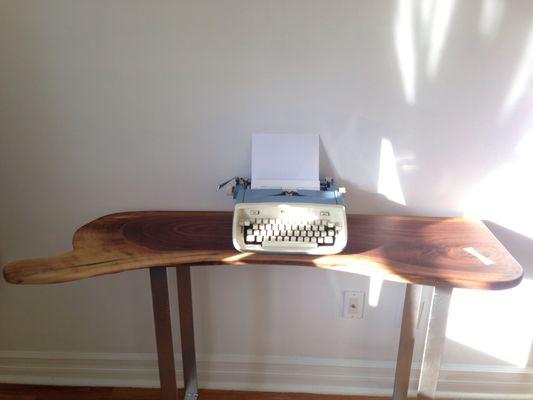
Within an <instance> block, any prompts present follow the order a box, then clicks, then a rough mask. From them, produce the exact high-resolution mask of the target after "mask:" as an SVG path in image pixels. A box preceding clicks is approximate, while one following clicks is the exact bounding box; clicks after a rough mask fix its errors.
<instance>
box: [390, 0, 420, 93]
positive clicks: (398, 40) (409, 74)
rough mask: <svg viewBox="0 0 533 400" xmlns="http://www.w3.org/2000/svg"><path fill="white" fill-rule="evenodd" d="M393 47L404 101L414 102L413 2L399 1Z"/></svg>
mask: <svg viewBox="0 0 533 400" xmlns="http://www.w3.org/2000/svg"><path fill="white" fill-rule="evenodd" d="M394 45H395V48H396V56H397V57H398V67H399V69H400V75H401V78H402V85H403V92H404V96H405V101H406V102H407V103H408V104H415V102H416V74H417V72H416V48H415V33H414V21H413V0H399V1H398V6H397V10H396V22H395V26H394Z"/></svg>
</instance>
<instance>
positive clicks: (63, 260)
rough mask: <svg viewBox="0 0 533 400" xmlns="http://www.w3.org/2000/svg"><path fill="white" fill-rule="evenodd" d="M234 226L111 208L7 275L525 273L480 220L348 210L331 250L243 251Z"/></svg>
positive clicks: (465, 278)
mask: <svg viewBox="0 0 533 400" xmlns="http://www.w3.org/2000/svg"><path fill="white" fill-rule="evenodd" d="M231 227H232V213H230V212H204V211H198V212H179V211H143V212H124V213H117V214H111V215H107V216H104V217H101V218H99V219H96V220H95V221H92V222H90V223H89V224H87V225H85V226H83V227H81V228H80V229H78V231H77V232H76V233H75V235H74V238H73V250H72V251H70V252H68V253H64V254H61V255H58V256H54V257H48V258H39V259H33V260H25V261H15V262H11V263H9V264H7V265H6V266H5V267H4V276H5V278H6V280H7V281H8V282H11V283H18V284H46V283H59V282H67V281H73V280H78V279H83V278H89V277H92V276H98V275H105V274H113V273H117V272H123V271H128V270H133V269H139V268H148V267H158V266H177V267H178V268H179V266H180V265H183V266H190V265H207V264H211V265H221V264H237V265H245V264H252V265H255V264H281V265H302V266H311V267H316V268H322V269H331V270H337V271H344V272H348V273H354V274H359V275H367V276H379V277H380V278H383V279H386V280H393V281H400V282H408V283H414V284H421V285H430V286H437V287H460V288H473V289H474V288H475V289H505V288H510V287H513V286H516V285H517V284H518V283H519V282H520V280H521V279H522V267H521V266H520V265H519V264H518V263H517V262H516V260H515V259H514V258H513V257H512V256H511V254H509V252H508V251H507V250H506V249H505V247H503V245H502V244H501V243H500V242H499V241H498V240H497V239H496V238H495V237H494V235H493V234H492V233H491V232H490V231H489V229H488V228H487V227H486V226H485V225H484V224H483V223H482V222H479V221H475V220H469V219H463V218H434V217H411V216H405V217H395V216H377V215H348V244H347V246H346V248H345V249H344V251H343V252H342V253H340V254H337V255H329V256H311V255H302V254H256V253H239V252H237V251H236V250H235V249H234V248H233V244H232V239H231V238H232V236H231V235H232V233H231Z"/></svg>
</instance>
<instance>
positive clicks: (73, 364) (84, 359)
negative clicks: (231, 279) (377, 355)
mask: <svg viewBox="0 0 533 400" xmlns="http://www.w3.org/2000/svg"><path fill="white" fill-rule="evenodd" d="M179 363H180V359H179V355H178V356H176V364H177V367H176V370H177V374H178V382H179V384H182V379H181V366H180V365H179ZM418 372H419V371H418V366H416V365H415V368H414V369H413V373H412V379H411V383H412V389H413V394H414V389H415V385H416V380H417V375H418ZM198 373H199V383H200V387H202V388H208V389H233V390H258V391H278V392H279V391H281V392H307V393H332V394H356V395H369V396H373V395H375V396H390V395H391V394H392V386H393V382H394V363H393V362H388V361H368V360H341V359H324V358H307V357H247V356H240V355H216V356H209V357H202V356H200V357H198ZM0 382H3V383H24V384H47V385H81V386H117V387H120V386H123V387H124V386H128V387H157V386H159V380H158V372H157V362H156V357H155V354H132V353H73V352H72V353H70V352H69V353H62V352H27V351H0ZM438 389H439V397H446V398H459V399H502V400H504V399H505V400H512V399H533V368H517V367H511V366H506V367H502V366H498V367H496V366H484V365H463V364H460V365H459V364H457V365H450V364H448V365H443V366H442V369H441V375H440V379H439V387H438Z"/></svg>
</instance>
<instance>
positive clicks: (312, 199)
mask: <svg viewBox="0 0 533 400" xmlns="http://www.w3.org/2000/svg"><path fill="white" fill-rule="evenodd" d="M232 181H234V182H235V183H234V185H231V186H228V189H229V190H228V194H229V195H231V196H233V198H234V199H235V211H234V215H233V245H234V246H235V248H236V249H237V250H239V251H243V252H244V251H253V252H274V253H304V254H335V253H339V252H340V251H342V250H343V249H344V247H345V246H346V241H347V225H346V211H345V207H344V201H343V198H342V194H343V193H344V190H343V188H337V187H336V186H335V181H334V180H333V179H331V178H326V179H322V180H321V181H320V189H319V190H284V189H272V188H268V189H252V188H251V185H250V181H249V180H248V179H247V178H239V177H235V178H232V179H230V180H229V181H227V182H224V183H223V184H221V185H219V189H220V188H221V187H223V186H225V185H228V184H229V183H230V182H232Z"/></svg>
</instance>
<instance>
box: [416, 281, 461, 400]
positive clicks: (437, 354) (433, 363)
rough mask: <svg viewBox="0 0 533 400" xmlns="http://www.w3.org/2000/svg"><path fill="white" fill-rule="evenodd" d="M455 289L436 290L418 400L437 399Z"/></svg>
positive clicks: (437, 288) (430, 312)
mask: <svg viewBox="0 0 533 400" xmlns="http://www.w3.org/2000/svg"><path fill="white" fill-rule="evenodd" d="M452 292H453V288H439V287H436V288H434V292H433V299H432V302H431V310H430V311H429V323H428V329H427V334H426V343H425V345H424V355H423V357H422V368H421V370H420V380H419V382H418V397H417V399H418V400H430V399H434V398H435V392H436V391H437V382H438V380H439V371H440V363H441V358H442V352H443V350H444V342H445V341H446V324H447V322H448V309H449V306H450V300H451V298H452Z"/></svg>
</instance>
